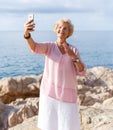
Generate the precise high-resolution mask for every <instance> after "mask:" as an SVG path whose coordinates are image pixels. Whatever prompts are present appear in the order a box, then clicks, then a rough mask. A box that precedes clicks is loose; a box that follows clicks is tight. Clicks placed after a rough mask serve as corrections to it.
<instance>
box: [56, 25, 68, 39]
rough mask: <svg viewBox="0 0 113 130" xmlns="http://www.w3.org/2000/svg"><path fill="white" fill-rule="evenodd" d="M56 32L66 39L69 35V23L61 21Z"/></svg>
mask: <svg viewBox="0 0 113 130" xmlns="http://www.w3.org/2000/svg"><path fill="white" fill-rule="evenodd" d="M56 34H57V36H58V37H59V38H61V39H62V38H63V39H66V38H67V37H68V35H69V25H68V24H67V23H59V24H58V26H57V28H56Z"/></svg>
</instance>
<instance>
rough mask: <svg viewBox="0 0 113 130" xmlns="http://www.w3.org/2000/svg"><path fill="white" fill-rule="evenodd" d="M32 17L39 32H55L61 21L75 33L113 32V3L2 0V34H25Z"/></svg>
mask: <svg viewBox="0 0 113 130" xmlns="http://www.w3.org/2000/svg"><path fill="white" fill-rule="evenodd" d="M29 13H34V15H35V23H36V30H52V29H53V25H54V23H55V22H56V21H57V20H59V19H61V18H69V19H71V21H72V23H73V24H74V26H75V29H76V30H113V0H0V31H2V30H6V31H9V30H19V31H22V30H23V26H24V22H25V21H26V19H27V15H28V14H29Z"/></svg>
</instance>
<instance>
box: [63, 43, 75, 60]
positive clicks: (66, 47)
mask: <svg viewBox="0 0 113 130" xmlns="http://www.w3.org/2000/svg"><path fill="white" fill-rule="evenodd" d="M63 47H64V50H65V52H66V53H67V54H68V55H69V56H70V57H71V58H72V60H75V59H77V56H76V55H75V53H74V52H73V50H71V49H70V47H69V45H68V44H67V43H63Z"/></svg>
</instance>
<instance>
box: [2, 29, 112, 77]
mask: <svg viewBox="0 0 113 130" xmlns="http://www.w3.org/2000/svg"><path fill="white" fill-rule="evenodd" d="M112 36H113V31H110V30H109V31H108V30H107V31H101V30H100V31H95V30H94V31H75V33H74V34H73V35H72V37H70V38H69V39H68V42H69V43H70V44H72V45H74V46H76V47H77V48H78V50H79V52H80V55H81V59H82V60H83V62H84V63H85V64H86V67H87V68H92V67H96V66H103V67H106V68H109V69H113V53H112V52H113V45H112V44H113V37H112ZM32 37H33V38H34V39H35V41H38V42H45V41H50V42H52V41H53V42H54V41H55V40H56V35H55V34H54V32H53V31H35V32H33V33H32ZM0 43H1V44H0V52H1V55H0V63H1V64H0V79H1V78H4V77H13V76H24V75H39V74H40V73H42V72H43V69H44V56H42V55H35V54H33V53H31V52H30V50H29V47H28V45H27V43H26V41H25V39H24V38H23V32H22V31H0Z"/></svg>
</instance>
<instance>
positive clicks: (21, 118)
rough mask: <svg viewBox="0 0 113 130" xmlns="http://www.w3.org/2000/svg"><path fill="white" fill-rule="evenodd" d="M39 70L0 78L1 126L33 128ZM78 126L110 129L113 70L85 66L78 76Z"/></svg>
mask: <svg viewBox="0 0 113 130" xmlns="http://www.w3.org/2000/svg"><path fill="white" fill-rule="evenodd" d="M41 79H42V74H41V75H38V76H34V75H31V76H18V77H10V78H3V79H1V80H0V130H39V129H38V128H36V124H37V117H38V102H39V92H40V83H41ZM77 80H78V104H79V114H80V120H81V130H113V70H111V69H108V68H104V67H94V68H91V69H88V70H87V72H86V75H85V76H83V77H78V78H77Z"/></svg>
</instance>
